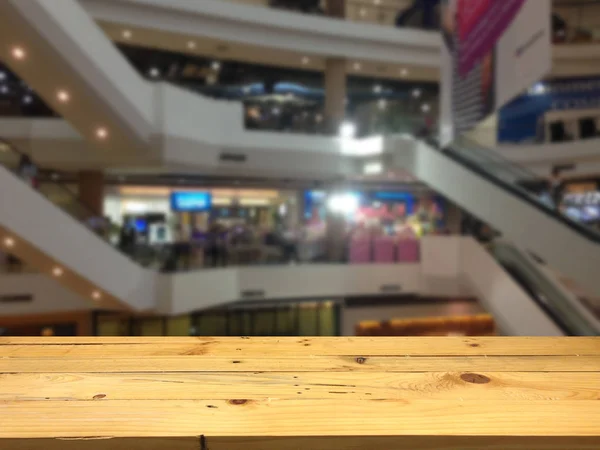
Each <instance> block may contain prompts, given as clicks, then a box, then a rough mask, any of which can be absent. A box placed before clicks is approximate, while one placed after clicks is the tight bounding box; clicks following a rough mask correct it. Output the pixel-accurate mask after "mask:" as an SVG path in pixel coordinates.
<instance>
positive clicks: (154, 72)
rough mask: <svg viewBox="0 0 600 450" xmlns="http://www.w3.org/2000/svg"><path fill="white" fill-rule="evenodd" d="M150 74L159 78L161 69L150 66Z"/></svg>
mask: <svg viewBox="0 0 600 450" xmlns="http://www.w3.org/2000/svg"><path fill="white" fill-rule="evenodd" d="M148 75H150V76H151V77H152V78H157V77H159V76H160V70H158V67H150V70H149V71H148Z"/></svg>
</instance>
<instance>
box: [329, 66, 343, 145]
mask: <svg viewBox="0 0 600 450" xmlns="http://www.w3.org/2000/svg"><path fill="white" fill-rule="evenodd" d="M345 115H346V60H345V59H343V58H329V59H327V61H326V62H325V125H326V127H327V128H326V132H327V134H334V135H335V134H337V133H338V131H339V129H340V125H341V124H342V122H343V121H344V117H345Z"/></svg>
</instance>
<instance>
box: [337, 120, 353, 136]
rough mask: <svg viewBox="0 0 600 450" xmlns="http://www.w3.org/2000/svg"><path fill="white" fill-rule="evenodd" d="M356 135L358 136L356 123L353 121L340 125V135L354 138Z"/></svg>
mask: <svg viewBox="0 0 600 450" xmlns="http://www.w3.org/2000/svg"><path fill="white" fill-rule="evenodd" d="M354 136H356V125H354V124H353V123H352V122H343V123H342V124H341V125H340V137H342V138H344V139H352V138H353V137H354Z"/></svg>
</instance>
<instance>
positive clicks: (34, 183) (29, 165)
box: [18, 153, 38, 189]
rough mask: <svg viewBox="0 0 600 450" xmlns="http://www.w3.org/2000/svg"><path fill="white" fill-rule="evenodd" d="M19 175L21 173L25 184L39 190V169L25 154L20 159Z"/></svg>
mask: <svg viewBox="0 0 600 450" xmlns="http://www.w3.org/2000/svg"><path fill="white" fill-rule="evenodd" d="M18 173H19V176H20V177H21V178H22V179H23V181H25V183H27V184H28V185H29V186H31V187H32V188H34V189H37V187H38V180H37V174H38V169H37V166H36V165H35V164H34V163H33V161H32V160H31V158H30V157H29V155H26V154H25V153H23V154H21V157H20V158H19V169H18Z"/></svg>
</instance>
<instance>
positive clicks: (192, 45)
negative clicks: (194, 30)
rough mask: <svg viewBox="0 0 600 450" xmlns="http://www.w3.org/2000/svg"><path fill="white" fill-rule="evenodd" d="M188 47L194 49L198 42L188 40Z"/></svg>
mask: <svg viewBox="0 0 600 450" xmlns="http://www.w3.org/2000/svg"><path fill="white" fill-rule="evenodd" d="M187 48H189V49H190V50H194V49H195V48H196V42H195V41H188V43H187Z"/></svg>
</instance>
